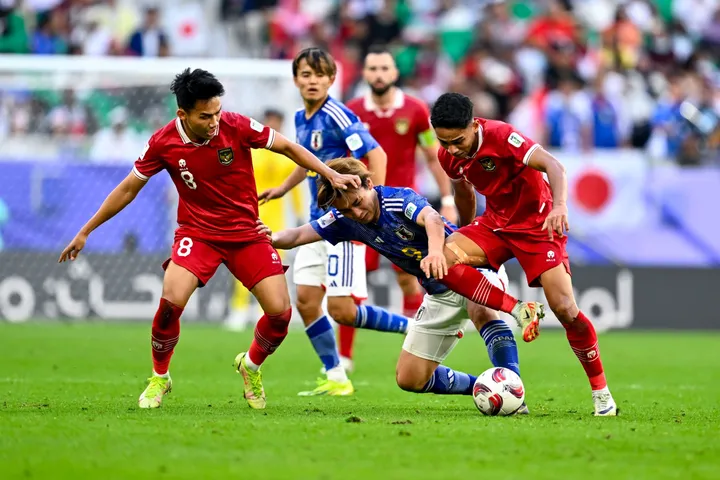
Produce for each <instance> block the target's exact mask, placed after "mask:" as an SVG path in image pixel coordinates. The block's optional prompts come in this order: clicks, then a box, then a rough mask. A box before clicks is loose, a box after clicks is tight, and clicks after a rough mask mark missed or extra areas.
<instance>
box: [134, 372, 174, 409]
mask: <svg viewBox="0 0 720 480" xmlns="http://www.w3.org/2000/svg"><path fill="white" fill-rule="evenodd" d="M148 382H149V383H148V386H147V387H146V388H145V390H144V391H143V392H142V393H141V394H140V398H139V399H138V406H139V407H140V408H158V407H159V406H160V405H161V404H162V401H163V397H164V396H165V395H167V394H168V393H170V390H172V380H171V379H170V375H169V374H166V375H157V374H155V373H154V372H153V376H152V377H150V378H148Z"/></svg>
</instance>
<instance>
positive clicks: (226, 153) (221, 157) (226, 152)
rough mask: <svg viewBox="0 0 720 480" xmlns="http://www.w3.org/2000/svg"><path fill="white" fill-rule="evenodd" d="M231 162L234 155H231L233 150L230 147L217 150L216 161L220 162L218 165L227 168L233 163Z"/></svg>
mask: <svg viewBox="0 0 720 480" xmlns="http://www.w3.org/2000/svg"><path fill="white" fill-rule="evenodd" d="M233 160H235V155H234V154H233V149H232V148H231V147H228V148H221V149H220V150H218V161H219V162H220V165H224V166H226V167H227V166H228V165H230V164H231V163H232V162H233Z"/></svg>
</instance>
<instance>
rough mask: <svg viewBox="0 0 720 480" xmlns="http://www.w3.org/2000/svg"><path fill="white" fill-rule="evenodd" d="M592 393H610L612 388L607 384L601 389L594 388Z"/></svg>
mask: <svg viewBox="0 0 720 480" xmlns="http://www.w3.org/2000/svg"><path fill="white" fill-rule="evenodd" d="M592 393H610V389H609V388H608V387H607V386H605V387H604V388H601V389H600V390H593V391H592Z"/></svg>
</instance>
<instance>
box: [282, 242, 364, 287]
mask: <svg viewBox="0 0 720 480" xmlns="http://www.w3.org/2000/svg"><path fill="white" fill-rule="evenodd" d="M365 248H366V247H365V245H362V244H357V243H352V242H340V243H338V244H337V245H333V244H331V243H329V242H326V241H321V242H315V243H311V244H308V245H303V246H302V247H300V248H299V249H298V252H297V255H296V256H295V263H294V264H293V280H294V281H295V284H296V285H309V286H313V287H323V288H324V289H325V291H326V294H327V296H328V297H353V298H355V299H356V300H365V299H366V298H367V296H368V295H367V274H366V272H365Z"/></svg>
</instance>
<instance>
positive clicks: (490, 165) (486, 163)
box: [478, 157, 496, 172]
mask: <svg viewBox="0 0 720 480" xmlns="http://www.w3.org/2000/svg"><path fill="white" fill-rule="evenodd" d="M478 162H479V163H480V166H481V167H483V169H484V170H485V171H486V172H492V171H493V170H495V168H496V166H495V162H494V161H493V159H492V158H489V157H484V158H481V159H480V160H478Z"/></svg>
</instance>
